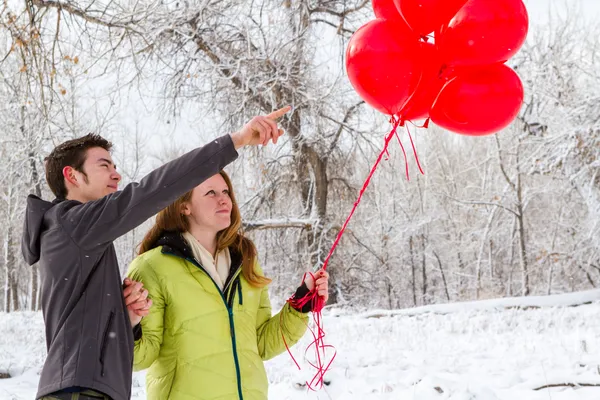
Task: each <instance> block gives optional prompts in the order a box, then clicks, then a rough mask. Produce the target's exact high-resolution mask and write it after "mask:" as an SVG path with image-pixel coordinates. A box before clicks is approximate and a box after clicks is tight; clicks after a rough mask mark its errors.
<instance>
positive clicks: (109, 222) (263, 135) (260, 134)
mask: <svg viewBox="0 0 600 400" xmlns="http://www.w3.org/2000/svg"><path fill="white" fill-rule="evenodd" d="M289 110H290V109H289V107H285V108H282V109H280V110H277V111H275V112H273V113H271V114H269V115H267V116H259V117H254V118H253V119H252V120H250V122H248V123H247V124H246V125H244V127H243V128H242V129H241V130H240V131H238V132H235V133H233V134H231V135H225V136H222V137H220V138H218V139H217V140H214V141H212V142H211V143H209V144H207V145H205V146H203V147H200V148H198V149H195V150H192V151H190V152H189V153H187V154H184V155H183V156H181V157H179V158H177V159H175V160H173V161H171V162H169V163H167V164H165V165H163V166H162V167H159V168H157V169H155V170H154V171H152V172H150V173H149V174H148V175H146V176H145V177H144V178H143V179H142V180H141V181H140V182H139V183H131V184H129V185H127V186H126V187H125V188H124V189H123V190H122V191H119V192H116V193H113V194H110V195H108V196H105V197H103V198H101V199H99V200H96V201H91V202H88V203H85V204H78V205H75V206H73V207H70V208H67V209H66V211H65V214H64V216H63V218H62V224H63V227H64V228H65V229H66V230H67V231H68V232H69V233H70V235H71V237H72V238H73V240H74V241H75V242H76V243H77V244H78V245H79V247H81V248H82V249H92V248H94V247H97V246H103V245H105V244H107V243H110V242H111V241H113V240H115V239H117V238H118V237H119V236H122V235H124V234H125V233H127V232H128V231H130V230H132V229H134V228H135V227H137V226H138V225H140V224H142V223H143V222H144V221H145V220H147V219H148V218H150V217H151V216H153V215H154V214H156V213H158V212H159V211H160V210H162V209H164V208H165V207H167V206H168V205H169V204H171V203H173V202H174V201H175V200H177V199H178V198H179V197H180V196H182V195H183V194H185V193H186V192H188V191H190V190H192V189H193V188H195V187H196V186H198V185H199V184H200V183H202V182H204V181H205V180H206V179H208V178H210V177H211V176H213V175H215V174H217V173H219V171H221V170H222V169H223V168H224V167H225V166H226V165H227V164H229V163H231V162H232V161H233V160H235V159H236V158H237V156H238V154H237V151H236V148H240V147H242V146H247V145H250V146H252V145H259V144H262V145H266V144H267V143H268V142H269V141H270V140H272V141H273V143H276V142H277V139H278V138H279V136H280V135H281V134H282V133H283V131H281V130H280V129H279V128H278V127H277V123H276V120H277V119H278V118H280V117H281V116H283V115H284V114H285V113H287V112H288V111H289Z"/></svg>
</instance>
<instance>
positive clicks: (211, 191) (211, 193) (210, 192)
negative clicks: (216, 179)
mask: <svg viewBox="0 0 600 400" xmlns="http://www.w3.org/2000/svg"><path fill="white" fill-rule="evenodd" d="M209 194H210V195H213V196H214V195H215V194H216V193H215V191H214V190H209V191H208V192H206V195H205V196H208V195H209Z"/></svg>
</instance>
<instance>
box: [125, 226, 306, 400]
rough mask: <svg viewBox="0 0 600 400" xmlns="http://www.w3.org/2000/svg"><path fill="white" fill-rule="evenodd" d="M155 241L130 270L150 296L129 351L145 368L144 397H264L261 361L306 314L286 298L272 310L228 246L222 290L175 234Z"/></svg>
mask: <svg viewBox="0 0 600 400" xmlns="http://www.w3.org/2000/svg"><path fill="white" fill-rule="evenodd" d="M158 243H159V245H160V246H159V247H157V248H155V249H153V250H150V251H148V252H146V253H144V254H142V255H140V256H139V257H137V258H136V259H135V260H134V261H133V262H132V264H131V266H130V268H129V272H128V276H129V277H130V278H131V279H134V280H136V281H140V282H143V283H144V287H145V288H146V289H147V290H148V292H149V296H150V298H151V299H152V308H151V310H150V314H149V315H148V316H147V317H145V318H144V319H142V322H141V325H142V338H141V339H140V340H138V341H136V342H135V350H134V370H136V371H138V370H143V369H146V368H150V369H149V370H148V373H147V375H146V390H147V398H148V399H149V400H153V399H157V400H166V399H182V400H183V399H186V400H187V399H205V400H208V399H210V400H216V399H219V400H225V399H227V400H230V399H240V400H242V399H243V400H258V399H260V400H265V399H267V390H268V380H267V375H266V371H265V368H264V365H263V360H268V359H270V358H272V357H275V356H276V355H278V354H280V353H282V352H284V351H285V343H284V340H283V339H282V334H283V335H285V341H286V342H287V344H288V346H291V345H292V344H294V343H296V342H297V341H298V340H299V339H300V338H301V337H302V335H303V334H304V333H305V331H306V327H307V322H308V315H307V314H303V313H300V312H298V311H296V310H295V309H293V308H291V307H290V306H289V304H286V305H285V306H284V307H283V309H282V310H281V311H280V312H279V314H277V315H275V316H271V303H270V301H269V294H268V290H267V288H266V287H265V288H262V289H257V288H254V287H252V286H250V284H249V283H248V281H246V279H244V277H243V275H242V274H241V267H240V265H241V258H240V256H239V255H237V254H234V252H233V251H231V259H232V264H231V274H230V276H229V278H228V280H227V283H226V286H225V290H224V291H221V290H220V289H219V288H218V287H217V285H216V284H215V282H214V281H213V280H212V278H211V277H210V276H209V275H208V274H207V273H206V272H205V271H204V270H203V269H202V267H201V266H200V265H199V264H198V263H197V262H196V261H195V260H194V259H193V257H192V256H191V251H190V250H189V247H187V246H186V245H185V241H184V240H183V238H182V237H181V235H179V234H170V235H167V236H165V237H163V238H161V240H159V242H158ZM259 271H260V269H259V268H258V266H257V272H259Z"/></svg>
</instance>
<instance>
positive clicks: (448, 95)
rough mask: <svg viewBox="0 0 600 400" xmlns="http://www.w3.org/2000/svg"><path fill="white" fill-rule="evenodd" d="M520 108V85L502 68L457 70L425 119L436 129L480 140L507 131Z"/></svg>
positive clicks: (521, 99) (501, 66) (513, 72)
mask: <svg viewBox="0 0 600 400" xmlns="http://www.w3.org/2000/svg"><path fill="white" fill-rule="evenodd" d="M522 104H523V84H522V83H521V79H520V78H519V76H518V75H517V74H516V73H515V71H513V70H512V69H510V68H509V67H508V66H506V65H504V64H494V65H487V66H481V67H469V68H459V69H456V70H455V71H454V74H453V76H451V77H450V80H449V81H448V83H446V84H445V85H444V87H443V89H442V90H441V92H440V93H439V95H438V97H437V99H436V101H435V103H434V104H433V107H432V108H431V111H430V112H429V115H430V116H431V120H432V121H433V122H435V123H436V124H437V125H439V126H441V127H443V128H446V129H448V130H450V131H453V132H456V133H461V134H465V135H473V136H482V135H489V134H492V133H496V132H498V131H500V130H502V129H503V128H505V127H507V126H508V125H509V124H510V123H511V122H512V121H513V120H514V119H515V118H516V117H517V115H518V114H519V110H520V109H521V105H522Z"/></svg>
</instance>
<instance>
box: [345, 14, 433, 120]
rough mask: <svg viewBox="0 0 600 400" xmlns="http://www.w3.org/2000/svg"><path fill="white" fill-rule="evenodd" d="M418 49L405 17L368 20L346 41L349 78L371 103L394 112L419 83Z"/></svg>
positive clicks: (417, 42) (420, 64)
mask: <svg viewBox="0 0 600 400" xmlns="http://www.w3.org/2000/svg"><path fill="white" fill-rule="evenodd" d="M418 51H419V41H418V38H417V36H416V35H415V34H414V33H413V32H412V31H411V30H410V28H409V27H408V26H407V25H406V24H405V23H404V21H401V20H395V21H390V20H385V19H376V20H373V21H370V22H368V23H367V24H365V25H363V26H362V27H360V28H359V29H358V30H357V31H356V32H355V33H354V35H353V36H352V38H350V42H349V43H348V48H347V50H346V70H347V72H348V78H349V79H350V82H351V83H352V86H353V87H354V89H355V90H356V91H357V92H358V94H359V95H360V97H362V98H363V100H365V101H366V102H367V103H368V104H370V105H371V106H372V107H374V108H375V109H377V110H379V111H381V112H382V113H384V114H389V115H394V114H397V113H398V112H399V111H400V110H401V109H402V107H404V105H405V104H406V102H407V100H408V99H409V98H410V96H411V95H412V94H413V93H414V91H415V89H416V88H417V85H418V83H419V79H420V77H421V71H422V62H421V60H419V59H418V57H415V54H416V53H417V52H418Z"/></svg>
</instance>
